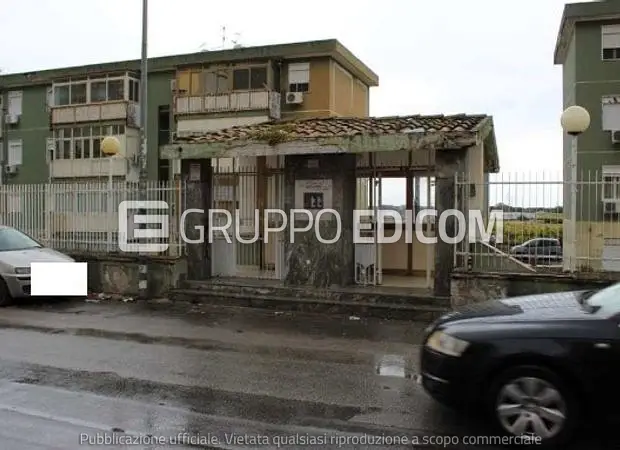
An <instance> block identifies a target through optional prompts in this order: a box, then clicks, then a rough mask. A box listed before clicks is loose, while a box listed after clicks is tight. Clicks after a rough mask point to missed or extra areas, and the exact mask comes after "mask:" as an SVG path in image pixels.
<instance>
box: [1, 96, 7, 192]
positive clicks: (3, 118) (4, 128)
mask: <svg viewBox="0 0 620 450" xmlns="http://www.w3.org/2000/svg"><path fill="white" fill-rule="evenodd" d="M0 100H1V101H2V102H1V104H2V108H0V114H1V116H0V125H1V126H2V149H1V150H0V186H2V185H3V184H4V183H5V179H4V173H5V172H4V168H5V166H6V160H7V158H8V154H9V126H8V123H7V122H6V115H7V114H8V113H9V109H8V105H7V101H8V99H7V98H6V95H4V90H3V89H2V88H1V87H0Z"/></svg>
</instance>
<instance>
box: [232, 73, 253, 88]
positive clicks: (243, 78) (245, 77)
mask: <svg viewBox="0 0 620 450" xmlns="http://www.w3.org/2000/svg"><path fill="white" fill-rule="evenodd" d="M248 89H250V70H249V69H237V70H233V91H247V90H248Z"/></svg>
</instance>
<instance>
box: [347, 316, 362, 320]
mask: <svg viewBox="0 0 620 450" xmlns="http://www.w3.org/2000/svg"><path fill="white" fill-rule="evenodd" d="M349 320H360V318H359V317H357V316H349Z"/></svg>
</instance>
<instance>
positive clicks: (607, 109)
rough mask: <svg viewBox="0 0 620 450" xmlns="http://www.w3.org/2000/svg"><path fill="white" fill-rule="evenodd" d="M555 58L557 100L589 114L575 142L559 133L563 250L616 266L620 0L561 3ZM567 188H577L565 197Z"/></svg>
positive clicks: (619, 238) (619, 243)
mask: <svg viewBox="0 0 620 450" xmlns="http://www.w3.org/2000/svg"><path fill="white" fill-rule="evenodd" d="M554 63H555V64H557V65H562V74H563V75H562V80H563V107H564V108H567V107H568V106H572V105H579V106H582V107H584V108H586V109H587V110H588V112H589V113H590V117H591V124H590V127H589V129H588V130H586V131H585V132H584V133H583V134H581V135H580V136H579V137H578V139H577V141H576V143H575V142H573V141H572V139H571V137H570V136H568V135H565V138H564V152H563V159H564V179H565V180H567V181H568V182H567V183H565V188H564V223H565V228H566V229H568V230H573V229H574V233H570V234H569V235H567V236H565V239H564V240H565V244H564V245H565V247H567V248H565V254H566V253H568V254H571V255H575V256H576V258H575V259H576V266H577V268H588V269H600V268H603V269H607V270H614V271H617V270H620V259H619V260H618V261H614V260H613V258H620V220H618V219H619V218H620V188H619V186H620V77H619V76H618V74H619V73H620V2H618V1H612V0H606V1H595V2H587V3H585V2H584V3H572V4H567V5H566V6H565V8H564V13H563V15H562V20H561V24H560V30H559V33H558V39H557V43H556V48H555V55H554ZM558 110H560V108H558ZM573 164H574V165H575V166H576V168H574V169H573ZM571 169H573V170H571ZM575 173H576V174H577V179H573V178H574V176H573V175H572V174H575ZM576 183H577V185H575V184H576ZM573 187H575V188H576V189H577V190H578V192H577V193H576V195H573V196H571V188H573ZM574 200H575V201H576V205H574V206H573V207H572V208H570V207H569V205H571V202H572V201H574ZM571 210H572V211H571ZM573 214H574V215H575V217H573ZM573 222H575V223H574V228H573V225H571V224H572V223H573ZM573 247H574V248H573ZM567 250H568V251H567ZM594 266H601V267H594Z"/></svg>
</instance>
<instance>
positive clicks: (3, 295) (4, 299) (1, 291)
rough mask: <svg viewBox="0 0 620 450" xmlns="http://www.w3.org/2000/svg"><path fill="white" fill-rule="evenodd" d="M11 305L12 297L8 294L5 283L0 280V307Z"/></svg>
mask: <svg viewBox="0 0 620 450" xmlns="http://www.w3.org/2000/svg"><path fill="white" fill-rule="evenodd" d="M11 303H13V297H12V296H11V293H10V292H9V288H8V286H7V285H6V282H5V281H4V280H3V279H2V278H0V307H1V306H8V305H10V304H11Z"/></svg>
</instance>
